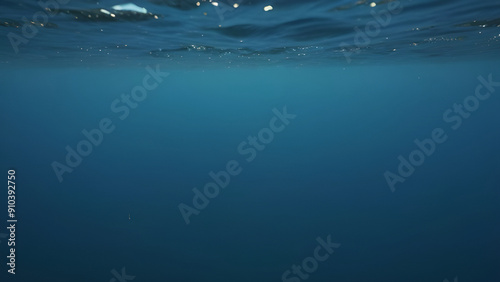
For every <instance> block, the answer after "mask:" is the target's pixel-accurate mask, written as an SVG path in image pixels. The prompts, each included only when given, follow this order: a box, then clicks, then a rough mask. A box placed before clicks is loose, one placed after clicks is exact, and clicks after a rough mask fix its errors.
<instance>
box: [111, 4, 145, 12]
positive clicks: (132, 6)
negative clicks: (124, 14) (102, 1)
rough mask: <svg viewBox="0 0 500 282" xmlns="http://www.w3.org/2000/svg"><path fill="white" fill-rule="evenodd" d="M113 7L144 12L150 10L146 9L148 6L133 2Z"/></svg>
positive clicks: (118, 9)
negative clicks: (144, 6)
mask: <svg viewBox="0 0 500 282" xmlns="http://www.w3.org/2000/svg"><path fill="white" fill-rule="evenodd" d="M111 8H113V9H114V10H116V11H133V12H138V13H142V14H147V12H148V10H146V8H142V7H139V6H137V5H136V4H133V3H127V4H122V5H115V6H113V7H111Z"/></svg>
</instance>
